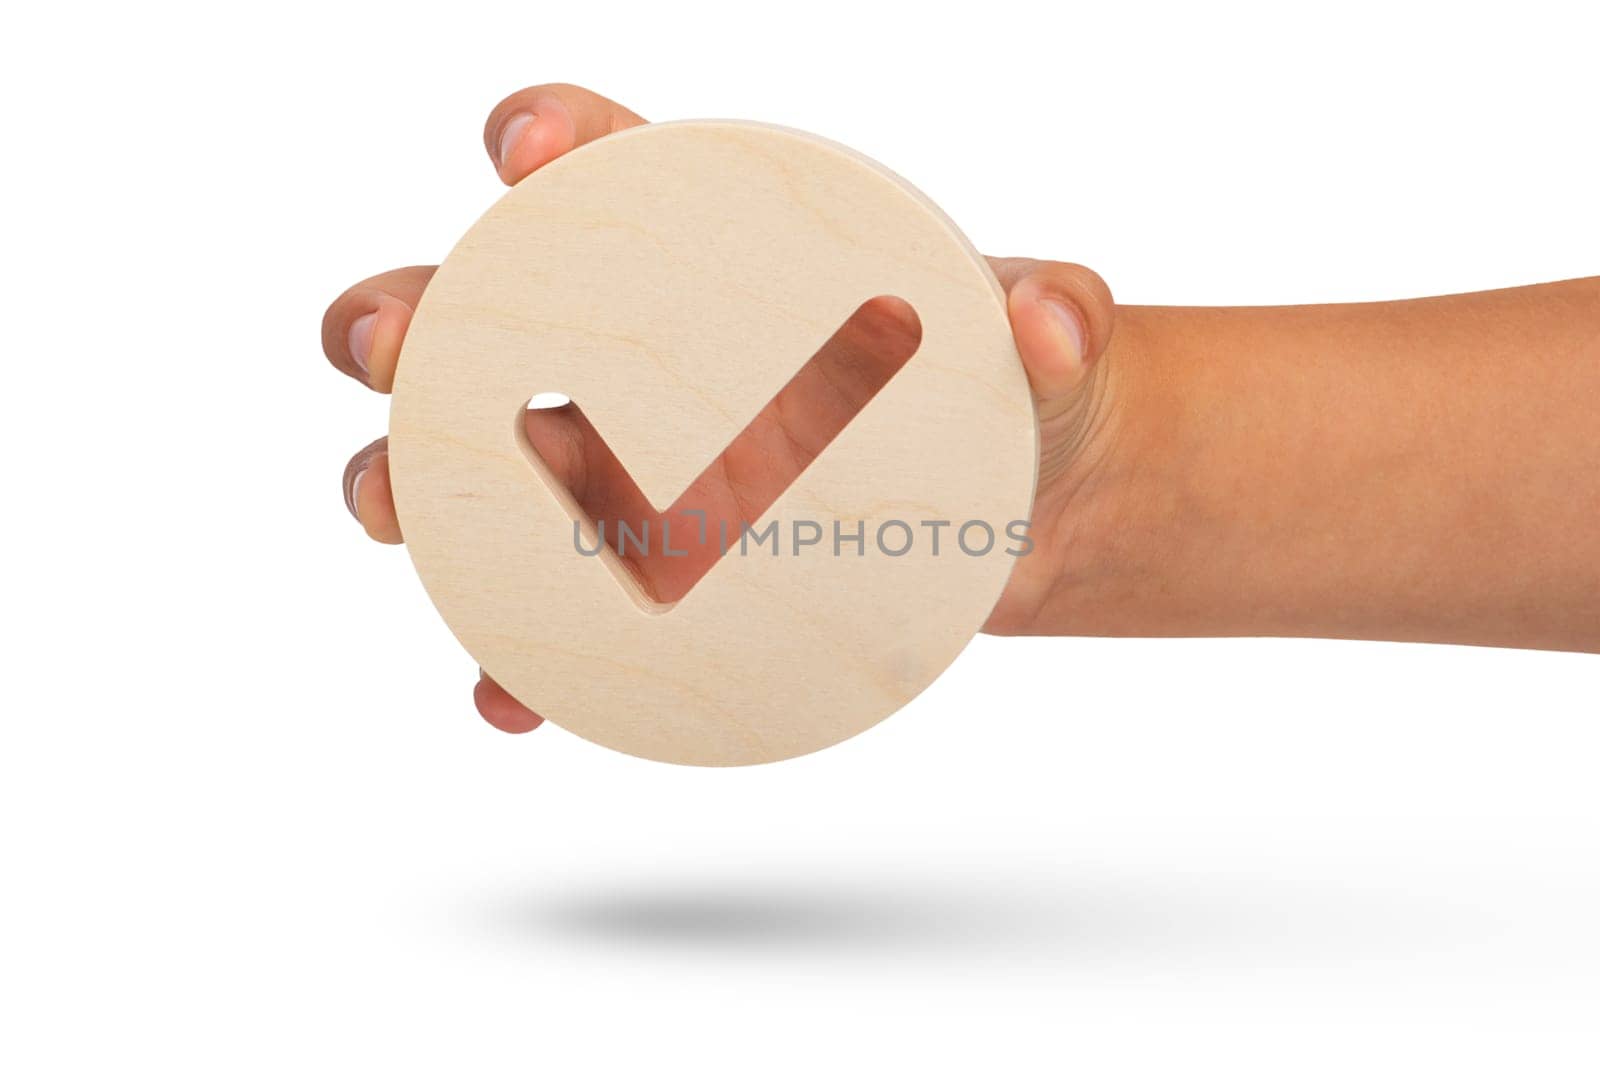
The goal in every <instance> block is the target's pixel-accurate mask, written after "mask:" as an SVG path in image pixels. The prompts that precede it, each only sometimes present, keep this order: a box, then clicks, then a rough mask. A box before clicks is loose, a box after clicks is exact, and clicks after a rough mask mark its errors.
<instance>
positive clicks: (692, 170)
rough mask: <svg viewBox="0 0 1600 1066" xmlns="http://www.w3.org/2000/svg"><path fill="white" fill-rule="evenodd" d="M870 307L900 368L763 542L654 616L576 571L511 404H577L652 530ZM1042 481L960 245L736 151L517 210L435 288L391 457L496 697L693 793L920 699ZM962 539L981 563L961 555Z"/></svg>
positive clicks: (690, 157) (425, 548)
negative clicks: (904, 344) (900, 309)
mask: <svg viewBox="0 0 1600 1066" xmlns="http://www.w3.org/2000/svg"><path fill="white" fill-rule="evenodd" d="M880 295H889V296H895V297H899V298H901V299H903V300H905V301H906V302H908V303H909V304H910V305H911V306H912V308H914V309H915V311H916V312H917V315H918V317H919V318H920V320H921V324H922V341H921V344H920V346H919V347H918V349H917V351H916V353H915V354H914V355H913V356H912V357H911V358H910V360H909V361H908V362H907V363H906V364H905V365H904V367H903V368H901V369H900V370H899V372H898V373H896V374H895V375H894V376H893V377H892V378H891V379H890V380H889V381H888V383H887V385H885V386H884V387H883V389H882V391H881V392H879V393H878V394H877V395H876V396H874V397H873V398H872V399H871V400H870V401H869V402H868V403H867V404H866V406H865V407H864V408H863V409H862V410H861V411H860V412H859V413H858V414H857V415H856V416H855V418H854V419H853V420H852V421H850V422H849V423H848V424H847V425H846V426H845V427H844V429H843V430H842V431H841V432H840V433H839V435H838V436H837V437H836V438H835V439H834V440H833V441H832V442H831V443H830V444H828V445H827V446H826V447H825V448H824V449H823V450H822V452H821V453H820V454H819V455H818V456H817V457H816V458H815V459H814V460H813V461H812V462H811V463H810V465H808V466H806V467H805V468H804V470H803V471H802V472H801V473H800V474H799V476H798V477H796V478H795V480H794V481H793V483H792V484H790V485H789V487H788V488H787V489H786V490H784V491H783V493H782V494H781V495H780V496H778V498H777V499H776V501H775V502H774V503H772V504H771V506H770V507H769V508H767V510H766V511H765V513H764V514H762V515H761V516H760V518H759V519H757V520H755V521H754V522H753V527H754V529H755V531H756V532H757V533H761V532H765V531H766V529H767V527H768V524H769V523H775V524H776V527H777V534H778V536H777V539H776V540H773V541H770V542H758V543H757V544H756V545H755V546H754V548H753V549H752V548H751V546H750V545H749V544H740V543H739V542H737V541H734V542H732V543H731V544H730V550H729V551H728V553H727V554H726V555H725V556H724V557H722V558H720V559H719V560H718V561H717V562H716V563H715V565H713V566H712V568H711V569H710V571H709V572H708V573H706V575H705V576H704V577H703V578H702V579H701V580H700V582H699V583H698V584H696V585H695V586H694V587H693V588H692V589H691V590H690V592H689V593H688V594H687V595H686V596H685V597H683V599H682V600H681V601H679V602H678V603H676V604H673V605H671V606H670V608H664V607H662V606H661V605H656V604H652V603H650V602H649V601H648V599H647V598H645V597H643V596H641V595H640V594H639V592H638V590H637V589H636V588H635V589H632V590H630V588H629V587H628V585H629V582H628V581H627V579H626V569H625V567H623V565H622V564H621V563H619V561H618V560H617V559H616V557H615V554H614V552H613V551H612V550H611V549H609V548H608V549H605V550H604V551H603V552H602V553H601V557H599V558H593V557H589V556H588V555H586V554H584V553H583V552H582V551H581V550H578V549H579V548H580V547H582V548H588V547H591V546H593V545H594V543H595V542H594V540H593V536H592V532H591V533H590V535H589V536H588V537H587V538H584V537H580V536H579V535H578V534H579V529H578V528H577V524H578V523H579V522H580V520H581V519H582V516H581V513H578V512H575V510H574V508H575V506H576V505H575V503H574V501H573V499H572V497H571V495H570V494H569V493H567V492H566V491H565V489H564V488H563V487H562V486H561V485H560V484H559V482H557V481H556V480H555V479H554V478H553V477H552V476H551V475H550V474H549V471H548V470H547V469H546V468H545V467H544V465H543V464H542V462H541V461H540V459H539V458H538V456H537V454H536V453H535V452H534V451H533V449H532V447H531V446H530V445H529V443H528V441H527V439H526V437H525V435H524V432H523V429H522V420H523V417H524V409H525V408H526V407H527V405H528V401H529V398H530V397H532V396H535V395H537V394H541V393H560V394H563V395H566V396H571V397H572V398H573V400H574V401H575V402H576V403H577V404H578V405H579V406H580V407H581V408H582V411H583V413H584V415H585V416H586V417H587V418H588V420H589V422H590V423H591V424H592V425H593V426H594V427H595V428H596V429H597V430H598V432H599V433H600V435H601V436H602V437H603V438H604V440H605V442H606V443H607V444H608V445H609V446H610V447H611V448H612V450H613V451H614V452H615V454H616V456H617V459H618V460H619V461H620V462H621V464H622V465H623V466H624V467H625V468H626V469H627V471H628V473H629V474H631V475H632V476H633V478H634V479H635V481H636V482H637V484H638V486H639V488H640V489H641V490H642V491H643V493H644V495H645V497H647V498H648V500H649V501H650V502H651V503H652V504H653V505H655V506H657V507H660V506H664V505H666V504H668V503H670V502H671V501H672V500H674V499H676V498H677V496H678V493H679V492H681V491H682V490H683V489H684V488H686V487H687V486H689V485H690V483H691V482H693V481H694V479H695V477H696V475H698V474H700V472H701V471H702V470H704V469H705V468H706V466H707V464H708V463H709V462H711V461H712V460H713V459H715V458H716V457H717V456H718V454H719V453H720V452H721V451H722V449H723V448H724V447H725V446H726V445H727V444H728V442H729V441H730V440H732V439H733V438H734V437H735V436H736V435H737V434H739V432H740V431H741V430H742V429H744V428H745V427H746V425H748V424H749V423H750V422H751V419H752V418H753V417H754V416H755V415H756V414H757V412H759V411H761V410H762V409H763V405H765V404H766V403H767V402H768V401H769V400H771V399H772V398H773V397H774V395H776V394H777V393H778V392H779V390H780V389H782V388H783V387H784V385H785V383H786V382H788V381H789V380H790V378H792V377H793V376H794V375H795V373H796V371H797V370H799V369H800V368H801V366H802V365H803V364H805V362H806V360H807V359H808V358H810V357H811V356H812V355H813V354H814V353H815V352H817V350H818V348H819V347H820V346H821V345H822V342H823V341H825V340H826V339H827V338H828V337H829V336H830V335H831V334H832V333H833V332H834V330H835V329H836V328H837V327H838V326H839V324H840V323H841V322H844V321H845V320H846V319H847V318H849V317H850V315H851V313H852V312H854V311H855V310H856V309H857V308H859V307H860V306H861V305H862V304H863V302H865V301H866V300H868V299H870V298H872V297H876V296H880ZM1037 453H1038V440H1037V427H1036V424H1035V417H1034V408H1033V402H1032V398H1031V395H1030V393H1029V390H1028V383H1027V378H1026V375H1025V374H1024V373H1023V370H1022V366H1021V363H1020V361H1019V360H1018V358H1017V353H1016V348H1015V347H1014V345H1013V342H1012V339H1011V329H1010V325H1009V322H1008V320H1007V317H1006V310H1005V300H1004V296H1003V294H1002V292H1001V290H1000V287H999V285H998V284H997V283H996V281H995V279H994V276H993V275H992V274H991V273H990V272H989V269H988V265H987V264H986V263H985V262H984V260H983V258H982V257H981V256H980V255H978V254H977V252H976V251H974V250H973V248H972V247H971V245H970V244H968V243H967V241H966V239H965V238H964V237H962V235H961V234H960V232H959V231H958V230H957V229H956V228H955V226H954V225H953V224H952V223H951V222H950V221H949V219H947V218H945V216H944V215H943V214H942V213H941V212H940V211H939V210H938V208H936V207H934V206H933V204H932V203H930V202H929V201H928V200H927V199H926V198H925V197H923V196H922V195H921V194H920V193H918V192H917V191H916V190H915V189H913V188H912V187H911V186H910V185H908V184H907V183H906V182H904V181H903V180H902V179H900V178H898V177H896V176H895V175H893V174H891V173H890V172H888V171H887V170H885V169H883V168H882V167H880V166H878V165H877V164H876V163H873V162H872V161H870V160H868V159H866V158H864V157H862V156H860V155H858V154H856V153H854V152H851V151H849V150H848V149H845V148H843V147H841V146H839V145H836V144H833V143H831V142H828V141H824V140H822V139H820V138H816V137H812V136H810V135H808V134H803V133H798V132H795V131H793V130H785V129H779V128H776V127H771V126H763V125H757V124H752V123H739V122H684V123H668V124H664V125H656V126H643V127H639V128H637V129H633V130H629V131H626V132H624V133H620V134H616V135H614V136H610V137H606V138H603V139H602V140H599V141H596V142H595V143H593V144H591V145H588V146H586V147H584V148H581V149H578V150H577V151H574V152H572V153H570V154H568V155H566V156H564V157H562V158H560V159H558V160H556V161H555V162H553V163H551V164H549V165H547V166H545V167H544V168H542V169H541V170H540V171H538V172H537V173H535V174H534V175H533V176H532V177H530V178H528V179H527V180H525V181H523V182H522V183H521V184H520V185H518V186H517V187H516V188H514V189H512V190H511V191H510V192H509V193H507V194H506V195H505V197H504V198H503V199H501V200H500V201H499V203H497V204H495V206H494V207H493V208H491V209H490V210H489V212H488V213H487V214H485V215H484V216H483V218H482V219H481V220H479V222H478V223H477V224H476V225H474V226H473V228H472V229H471V230H470V231H469V232H468V233H467V235H466V236H465V237H464V238H463V239H462V241H461V243H460V244H458V245H457V246H456V248H455V250H454V251H453V252H452V253H451V254H450V257H449V258H448V259H447V260H446V261H445V262H444V264H443V265H442V266H441V267H440V268H439V271H438V273H437V274H435V275H434V278H433V280H432V281H431V282H429V284H428V289H427V292H426V294H425V295H424V297H423V299H422V301H421V305H420V306H419V307H418V309H417V313H416V316H415V318H414V319H413V321H412V324H411V327H410V330H409V333H408V335H407V338H406V342H405V349H404V352H403V353H402V355H401V359H400V366H399V370H398V372H397V374H396V379H395V387H394V404H393V408H392V410H391V415H390V430H389V456H390V471H391V477H392V479H393V483H394V495H395V504H396V507H397V509H398V511H399V516H400V525H401V528H402V529H403V530H404V531H405V536H406V543H407V546H408V547H409V549H410V551H411V555H412V559H413V562H414V563H415V565H416V568H417V571H418V573H419V574H420V575H421V577H422V580H423V583H424V585H425V586H426V587H427V590H428V593H429V595H430V596H431V597H432V598H433V601H434V603H435V604H436V605H437V607H438V608H439V611H440V613H441V614H442V615H443V616H444V618H445V621H446V622H447V623H448V624H449V626H450V628H451V630H452V631H453V632H454V633H455V634H456V636H457V637H458V638H459V639H460V640H461V642H462V644H463V645H465V646H466V648H467V650H468V651H469V652H470V653H471V654H472V655H473V656H474V657H475V658H476V659H477V660H478V662H479V663H480V664H481V665H482V666H483V668H484V670H485V671H487V673H488V674H489V676H491V677H493V678H494V679H495V680H496V681H498V682H499V683H500V684H501V685H502V686H504V687H505V688H506V689H507V690H508V691H509V692H510V693H511V694H512V695H514V696H516V697H517V699H519V700H521V701H522V702H523V703H525V704H527V705H528V706H529V707H531V708H533V709H534V710H535V711H537V712H538V713H539V714H542V715H545V716H546V717H548V718H549V719H550V720H551V721H554V722H556V723H557V724H559V725H561V726H564V727H565V728H567V729H570V730H572V731H573V732H575V733H578V734H579V735H581V736H584V737H587V738H589V739H590V740H594V741H596V742H598V743H601V744H604V745H606V746H608V747H611V748H615V749H618V750H620V751H625V752H630V753H632V754H635V755H641V756H644V757H647V758H652V759H660V760H664V761H668V762H679V763H691V764H698V765H734V764H744V763H756V762H768V761H772V760H776V759H783V758H788V757H790V756H794V755H801V754H804V753H806V752H810V751H815V750H817V749H818V748H822V747H826V746H827V745H829V744H833V743H836V742H838V741H840V740H843V739H845V738H846V737H849V736H852V735H854V734H855V733H858V732H860V731H861V730H863V729H865V728H867V727H868V726H870V725H873V724H874V723H876V722H878V721H880V720H882V719H883V718H885V717H887V716H888V715H889V714H890V713H892V712H893V711H894V710H895V709H897V708H898V707H900V706H901V705H902V704H904V703H906V702H907V701H908V700H910V699H911V698H912V697H913V696H915V695H916V694H917V693H918V692H920V691H921V690H922V689H923V688H924V687H926V686H927V685H928V684H929V683H930V682H931V681H932V680H933V679H934V678H935V677H937V676H938V675H939V673H940V672H941V671H942V670H943V669H944V668H945V667H946V666H947V665H949V663H950V662H951V661H952V660H953V659H954V658H955V656H956V655H957V654H958V653H959V652H960V650H961V649H962V648H963V647H964V646H965V645H966V643H967V641H968V640H970V639H971V637H972V635H973V634H974V633H975V632H977V630H978V629H979V627H981V626H982V624H983V622H984V619H985V618H986V617H987V616H988V613H989V611H990V610H991V609H992V608H993V606H994V603H995V600H996V599H997V598H998V597H999V594H1000V591H1001V589H1002V588H1003V587H1004V585H1005V581H1006V578H1007V576H1008V574H1009V573H1010V570H1011V566H1012V564H1013V562H1014V561H1015V557H1016V553H1017V552H1018V551H1020V550H1021V547H1020V546H1021V545H1022V544H1023V541H1022V540H1021V539H1020V538H1019V537H1017V536H1016V533H1017V531H1018V527H1017V526H1016V525H1015V523H1018V522H1024V521H1026V520H1027V518H1028V517H1029V515H1030V513H1031V511H1032V503H1033V488H1034V480H1035V472H1036V465H1037ZM971 523H983V524H986V525H987V526H988V527H989V528H990V529H991V530H993V531H994V532H995V537H994V539H993V543H992V544H991V545H990V550H988V551H984V552H979V553H976V554H974V553H972V552H969V551H968V550H967V548H968V547H971V546H974V545H980V546H981V545H982V543H983V541H984V537H983V535H982V533H981V532H976V533H971V534H969V535H968V537H967V538H966V539H965V541H964V542H963V543H961V544H959V545H958V544H957V543H956V541H957V539H958V538H957V537H956V536H955V535H954V534H956V533H957V531H959V530H963V529H965V528H967V527H968V526H969V524H971ZM971 529H973V530H980V529H981V527H980V526H971ZM858 530H859V531H860V532H861V533H862V534H863V535H862V536H861V537H860V538H859V539H856V538H854V534H855V533H856V532H857V531H858ZM819 531H820V532H819ZM841 532H842V533H843V539H842V540H841V539H840V533H841ZM941 533H942V534H943V535H942V536H940V534H941ZM1008 534H1011V535H1009V536H1008ZM814 537H815V538H818V539H813V538H814ZM606 539H607V540H608V541H611V540H612V539H613V538H612V537H611V536H610V535H608V536H607V537H606ZM880 543H881V544H886V545H887V546H888V547H887V550H883V551H880V550H878V546H879V544H880ZM903 543H904V544H906V545H907V547H906V548H905V550H904V551H902V550H901V546H902V544H903ZM741 548H742V549H743V550H741ZM952 549H955V550H952Z"/></svg>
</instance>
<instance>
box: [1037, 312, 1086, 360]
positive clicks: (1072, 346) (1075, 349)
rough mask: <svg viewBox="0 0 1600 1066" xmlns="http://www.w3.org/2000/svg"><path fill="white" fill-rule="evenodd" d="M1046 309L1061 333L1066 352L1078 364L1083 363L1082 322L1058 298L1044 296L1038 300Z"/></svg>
mask: <svg viewBox="0 0 1600 1066" xmlns="http://www.w3.org/2000/svg"><path fill="white" fill-rule="evenodd" d="M1039 302H1040V303H1041V304H1043V305H1044V308H1045V310H1046V311H1048V312H1050V319H1051V321H1052V322H1054V323H1055V325H1056V329H1057V330H1058V331H1059V332H1060V334H1061V340H1062V343H1063V344H1065V345H1066V348H1067V354H1069V355H1070V356H1071V357H1072V361H1073V362H1074V363H1077V364H1078V365H1079V366H1082V365H1083V323H1082V322H1081V321H1079V319H1078V316H1077V314H1076V313H1075V312H1074V311H1073V310H1072V308H1070V307H1068V306H1067V305H1066V304H1064V303H1062V302H1061V301H1060V300H1052V299H1050V298H1049V297H1045V298H1043V299H1041V300H1040V301H1039Z"/></svg>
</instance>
